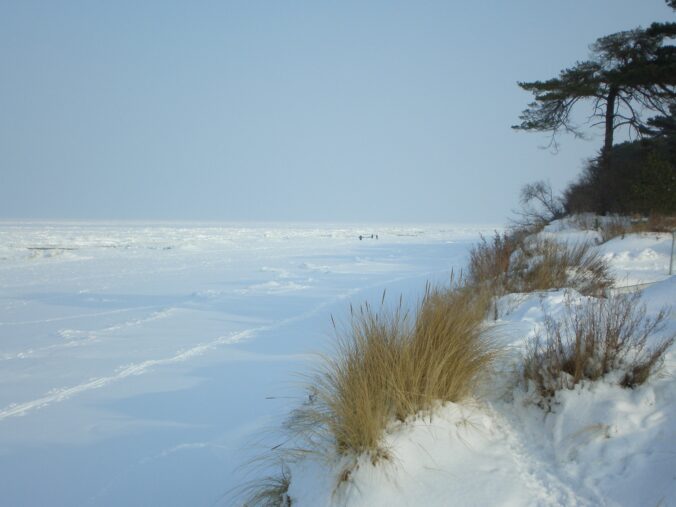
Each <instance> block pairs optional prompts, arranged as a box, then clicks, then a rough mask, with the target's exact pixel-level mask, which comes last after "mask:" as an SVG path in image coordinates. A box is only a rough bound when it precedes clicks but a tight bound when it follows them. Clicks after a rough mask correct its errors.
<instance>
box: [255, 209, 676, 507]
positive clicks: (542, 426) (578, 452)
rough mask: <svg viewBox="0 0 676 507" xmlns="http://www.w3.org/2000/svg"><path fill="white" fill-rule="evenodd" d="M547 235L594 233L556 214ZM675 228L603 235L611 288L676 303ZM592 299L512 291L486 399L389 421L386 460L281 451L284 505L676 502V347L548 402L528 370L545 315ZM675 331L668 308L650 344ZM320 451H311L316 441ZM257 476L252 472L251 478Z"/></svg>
mask: <svg viewBox="0 0 676 507" xmlns="http://www.w3.org/2000/svg"><path fill="white" fill-rule="evenodd" d="M538 236H540V237H543V238H547V239H553V240H556V241H559V242H565V243H569V244H579V243H580V242H583V241H584V242H590V241H591V242H593V243H598V242H599V241H600V235H599V234H598V233H597V232H596V231H588V230H583V228H581V227H579V226H578V225H576V223H575V222H573V221H567V220H563V221H557V222H554V223H552V224H550V225H549V226H547V227H546V228H545V229H544V230H543V231H542V232H540V233H539V234H538ZM671 245H672V235H671V234H665V233H644V234H629V235H627V236H625V237H617V238H614V239H612V240H610V241H608V242H606V243H604V244H601V245H599V246H598V247H596V248H597V251H598V253H599V255H600V256H602V257H603V258H604V259H605V260H606V261H607V262H608V264H609V266H610V269H611V273H612V275H613V277H614V279H615V288H613V289H611V290H610V291H609V292H610V293H622V292H627V291H635V290H639V289H642V290H641V300H640V301H641V303H642V304H645V306H646V310H647V315H648V316H649V317H650V316H651V317H655V316H656V315H657V314H658V313H659V311H660V310H661V309H662V308H665V307H671V306H673V305H674V303H676V276H669V275H668V266H669V258H670V255H671ZM593 299H594V298H591V297H589V296H583V295H581V294H579V293H577V292H576V291H574V290H572V289H561V290H552V291H545V292H537V293H530V294H508V295H506V296H503V297H501V298H500V299H499V300H498V301H497V306H496V309H495V313H496V317H497V319H496V320H495V321H494V322H487V325H488V326H490V327H491V328H492V329H494V330H495V333H493V334H494V335H495V336H496V337H497V340H498V341H499V343H500V345H501V346H502V347H503V348H504V350H505V351H506V352H505V353H504V354H503V356H502V358H501V360H500V361H499V362H498V364H497V372H496V373H495V375H494V376H493V378H492V379H491V382H490V383H489V384H488V385H486V386H483V389H482V391H483V393H482V396H481V397H480V398H478V399H473V400H470V401H468V402H463V403H446V404H443V405H442V406H439V407H438V408H437V409H435V410H434V411H433V413H432V414H429V413H426V414H419V415H417V416H415V417H411V418H409V419H408V420H407V421H405V422H403V423H401V422H398V423H392V424H391V425H390V426H389V427H388V428H387V430H386V432H385V435H384V439H383V442H382V447H383V449H385V452H386V453H387V455H388V456H389V459H381V460H380V461H378V462H377V463H374V462H373V461H372V459H371V458H370V457H368V456H365V455H362V456H351V455H340V454H336V453H335V451H333V450H332V449H330V448H329V449H327V448H321V449H316V451H317V454H313V453H312V452H311V453H310V454H308V455H303V454H301V455H300V456H301V457H300V458H299V457H298V454H297V453H296V454H294V453H289V454H288V455H285V454H284V452H281V453H279V457H278V458H273V459H281V463H279V464H278V465H277V467H278V470H277V472H278V473H279V469H280V468H281V470H282V474H283V475H282V479H283V481H281V482H282V483H283V484H281V485H282V486H283V488H282V489H288V490H287V492H286V493H285V494H282V495H281V496H280V499H281V504H282V505H284V504H285V503H286V504H289V505H292V506H294V507H296V506H319V505H323V506H324V505H325V506H364V507H366V506H369V507H370V506H415V505H428V506H446V505H462V506H465V505H467V506H469V505H471V506H484V505H504V506H524V505H529V506H530V505H536V506H559V505H563V506H599V505H600V506H636V507H639V506H667V505H676V474H675V472H674V471H675V470H676V419H675V417H674V416H676V382H675V380H674V372H675V371H676V370H675V367H676V361H675V358H674V352H673V347H672V348H671V350H669V351H667V353H666V355H665V358H664V359H665V360H664V364H663V366H662V368H661V369H660V370H659V371H658V373H657V374H656V375H654V376H653V377H651V378H650V379H649V380H648V381H647V382H646V383H645V384H643V385H640V386H637V387H635V388H633V389H626V388H622V387H620V386H619V385H618V384H619V377H618V376H617V375H613V374H611V375H607V376H606V377H604V378H602V379H601V380H599V381H594V382H590V381H583V382H582V383H581V384H578V385H576V386H575V387H574V389H571V390H562V391H558V392H557V393H556V395H555V396H554V398H553V399H552V400H551V401H550V402H549V403H548V404H547V406H545V407H543V406H542V403H541V398H540V397H539V395H538V394H537V393H536V392H534V391H533V390H532V386H531V387H530V388H528V389H527V388H526V387H525V386H524V385H523V384H522V383H521V382H520V381H519V380H518V377H519V374H518V371H519V369H520V364H521V363H522V361H523V359H522V358H523V355H524V354H525V353H526V350H527V348H528V347H529V343H530V341H531V340H532V338H533V337H534V336H535V334H536V333H539V332H541V331H542V330H543V328H544V325H545V319H546V318H555V319H556V318H561V317H562V315H563V314H564V313H565V311H566V307H567V305H568V306H570V305H576V304H581V303H585V302H587V301H591V300H593ZM675 334H676V316H675V315H674V313H673V312H672V313H671V315H670V317H669V319H668V320H667V321H666V326H665V328H664V329H662V330H661V331H660V332H658V333H656V334H654V335H652V336H650V338H649V341H648V346H649V347H650V346H655V345H657V344H659V343H661V341H662V340H664V339H665V338H667V337H669V336H673V335H675ZM309 450H310V451H312V449H309ZM254 483H255V482H254ZM278 485H279V484H278Z"/></svg>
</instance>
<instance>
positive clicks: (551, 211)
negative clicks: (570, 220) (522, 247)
mask: <svg viewBox="0 0 676 507" xmlns="http://www.w3.org/2000/svg"><path fill="white" fill-rule="evenodd" d="M519 203H520V204H521V208H520V209H518V210H514V211H513V213H514V214H515V215H516V217H515V218H513V219H512V222H513V223H514V224H516V225H517V226H518V227H526V228H529V227H533V226H543V225H546V224H548V223H550V222H552V221H553V220H558V219H559V218H563V217H564V216H565V210H564V206H563V199H562V198H561V197H559V196H555V195H554V192H553V191H552V187H551V185H550V184H549V183H548V182H546V181H536V182H534V183H528V184H527V185H524V186H523V187H522V188H521V192H520V195H519Z"/></svg>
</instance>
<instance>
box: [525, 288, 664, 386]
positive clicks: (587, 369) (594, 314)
mask: <svg viewBox="0 0 676 507" xmlns="http://www.w3.org/2000/svg"><path fill="white" fill-rule="evenodd" d="M639 300H640V295H639V294H638V293H635V294H632V295H619V296H613V297H611V298H608V299H598V300H594V301H592V302H589V303H586V304H584V305H582V306H576V305H574V304H572V303H571V302H568V303H567V304H566V307H565V311H564V313H563V317H562V318H561V319H559V320H554V319H552V318H551V317H547V318H546V320H545V327H544V331H543V332H542V333H539V334H537V335H536V336H535V338H534V339H533V341H532V343H531V345H530V348H529V351H528V354H527V356H526V358H525V361H524V368H523V376H524V379H525V380H526V382H532V383H533V384H534V386H535V387H536V388H537V390H538V392H539V394H540V395H541V396H543V398H549V397H551V396H553V395H554V394H555V393H556V391H559V390H562V389H572V388H573V387H574V386H575V385H576V384H579V383H580V382H582V381H583V380H592V381H593V380H598V379H600V378H602V377H604V376H605V375H608V374H609V373H610V372H612V371H618V372H620V374H621V377H620V379H619V383H620V385H622V386H623V387H635V386H637V385H640V384H643V383H644V382H645V381H646V380H647V379H648V378H649V377H650V375H652V374H653V373H654V372H655V371H656V370H657V369H658V368H659V366H660V365H661V363H662V359H663V356H664V354H665V352H666V351H667V350H668V349H669V347H670V346H671V345H672V343H673V342H674V339H675V338H676V335H672V336H669V337H666V338H663V339H662V340H661V341H659V342H658V343H657V345H654V346H653V347H648V346H647V343H648V338H649V337H650V336H652V335H654V334H656V333H658V332H660V331H661V330H662V329H663V327H664V324H665V321H666V319H667V316H668V312H667V311H666V310H665V309H663V310H662V311H660V312H659V313H658V314H657V316H655V317H654V318H650V317H647V316H646V310H645V306H643V305H641V304H639V303H640V301H639Z"/></svg>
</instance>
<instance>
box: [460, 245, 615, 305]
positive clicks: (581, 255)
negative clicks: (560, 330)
mask: <svg viewBox="0 0 676 507" xmlns="http://www.w3.org/2000/svg"><path fill="white" fill-rule="evenodd" d="M468 280H469V282H470V283H471V284H472V285H474V286H476V287H484V288H489V289H490V291H491V292H492V293H493V294H494V295H496V296H500V295H503V294H506V293H508V292H534V291H541V290H549V289H560V288H564V287H569V288H573V289H575V290H577V291H578V292H580V293H582V294H601V293H603V291H604V289H606V288H607V287H609V286H611V285H612V279H611V277H610V274H609V269H608V265H607V263H606V262H605V261H604V260H603V259H602V258H601V257H600V256H599V255H598V254H597V253H596V252H595V251H594V250H593V249H592V246H591V245H589V244H587V243H583V244H578V245H568V244H566V243H558V242H556V241H553V240H548V239H535V238H533V237H525V238H521V237H520V236H519V235H515V234H511V235H508V234H502V235H500V234H498V233H495V236H493V238H492V240H491V241H487V240H486V238H481V242H480V243H479V244H478V245H476V246H475V247H474V248H472V250H471V251H470V261H469V269H468Z"/></svg>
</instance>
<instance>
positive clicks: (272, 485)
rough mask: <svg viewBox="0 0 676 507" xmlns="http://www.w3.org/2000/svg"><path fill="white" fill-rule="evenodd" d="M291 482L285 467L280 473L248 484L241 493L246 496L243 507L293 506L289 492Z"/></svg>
mask: <svg viewBox="0 0 676 507" xmlns="http://www.w3.org/2000/svg"><path fill="white" fill-rule="evenodd" d="M290 483H291V475H290V474H289V471H288V470H287V469H286V468H285V467H283V468H282V470H281V472H280V473H279V475H272V476H269V477H264V478H263V479H258V480H255V481H253V482H251V483H250V484H247V485H246V486H245V487H244V488H242V491H241V492H240V495H241V496H242V497H243V498H244V500H243V503H242V504H241V505H242V507H291V505H292V502H291V498H290V497H289V495H288V494H287V492H288V491H289V485H290Z"/></svg>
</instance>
